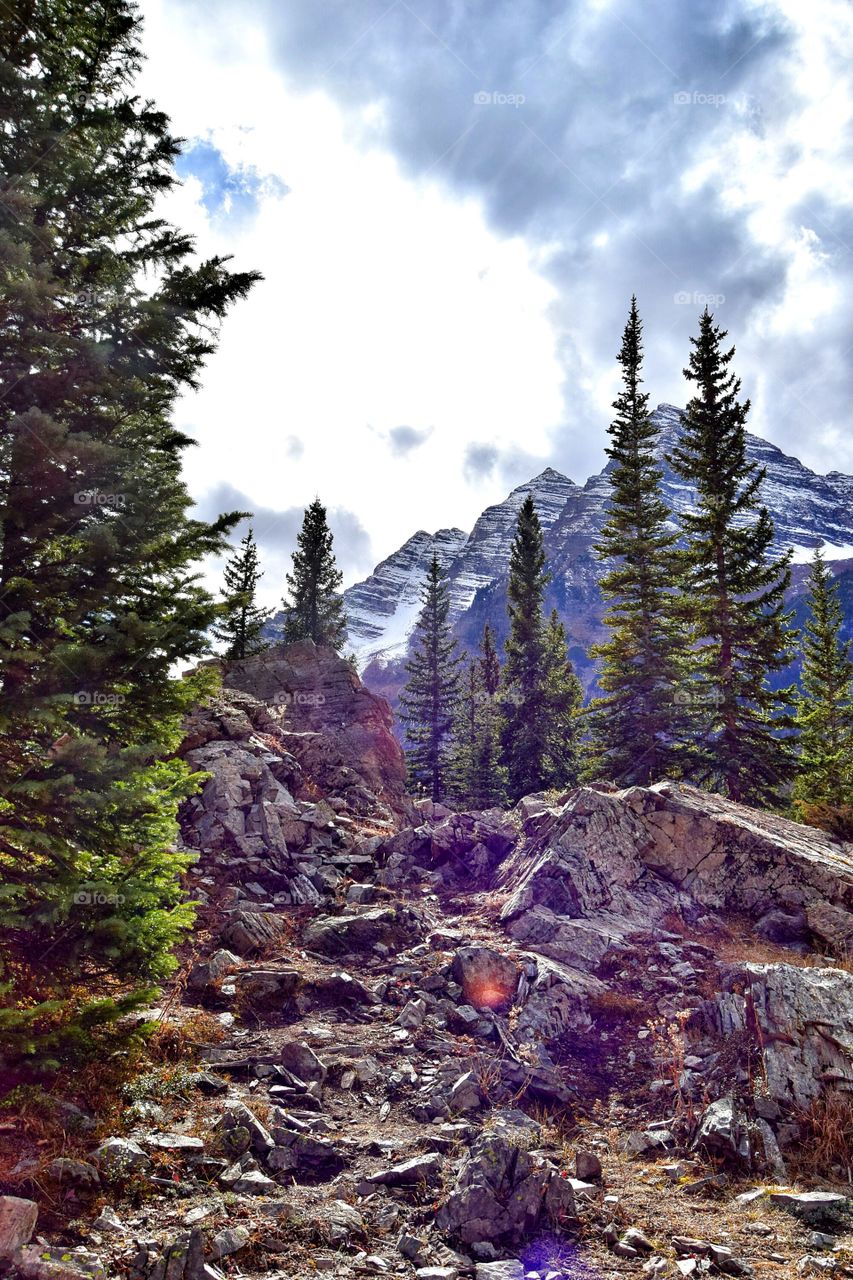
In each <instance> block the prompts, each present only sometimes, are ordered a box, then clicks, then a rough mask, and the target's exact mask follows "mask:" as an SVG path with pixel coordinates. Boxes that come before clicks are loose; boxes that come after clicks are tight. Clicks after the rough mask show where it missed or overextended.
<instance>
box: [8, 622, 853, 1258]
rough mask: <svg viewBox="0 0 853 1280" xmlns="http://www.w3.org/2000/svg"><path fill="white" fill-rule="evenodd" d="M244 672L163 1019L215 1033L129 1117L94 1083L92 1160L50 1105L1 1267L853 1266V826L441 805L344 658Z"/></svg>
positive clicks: (579, 799)
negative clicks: (410, 787) (852, 841)
mask: <svg viewBox="0 0 853 1280" xmlns="http://www.w3.org/2000/svg"><path fill="white" fill-rule="evenodd" d="M343 665H344V666H345V665H346V664H343ZM224 675H225V688H224V690H223V692H222V694H221V696H220V697H219V698H218V699H217V700H216V701H215V702H214V703H213V705H211V706H209V707H206V708H200V709H199V710H198V712H197V713H196V714H195V715H193V716H192V717H191V718H190V720H189V722H188V724H187V738H186V741H185V743H184V745H183V747H182V754H183V755H185V757H186V758H187V759H188V760H190V761H191V762H192V763H193V764H194V765H196V766H198V767H199V768H201V769H204V770H205V771H206V772H208V773H209V774H210V777H209V778H208V780H207V782H206V784H205V786H204V790H203V792H202V793H201V795H200V796H199V797H198V798H197V799H196V800H192V801H190V802H188V803H187V804H186V805H185V807H184V810H183V813H182V834H183V839H184V841H185V842H186V844H187V845H188V846H190V847H191V848H193V849H194V850H196V851H197V853H198V863H197V865H196V866H195V868H194V869H193V871H192V872H191V874H190V876H189V877H188V883H187V886H186V889H187V893H188V895H189V896H191V897H192V898H193V899H195V900H196V901H197V902H199V904H200V915H199V920H198V925H197V928H196V930H195V932H194V935H193V939H192V944H191V946H190V947H189V948H188V950H187V953H186V955H185V957H184V965H183V967H182V971H181V974H180V976H179V978H178V980H177V981H176V983H175V984H174V986H173V988H172V990H171V992H169V993H167V998H166V1000H165V1001H164V1005H163V1012H162V1014H161V1028H160V1035H161V1037H162V1038H163V1043H164V1044H165V1045H166V1046H170V1045H173V1044H174V1043H180V1042H181V1041H180V1036H179V1034H178V1032H179V1029H180V1028H184V1031H183V1038H184V1043H185V1044H186V1046H187V1048H186V1049H185V1052H191V1053H192V1054H194V1055H195V1058H194V1060H192V1061H191V1062H189V1063H187V1062H183V1063H180V1064H176V1063H175V1061H174V1059H173V1057H168V1058H167V1059H166V1061H165V1064H164V1066H163V1068H162V1070H154V1071H150V1072H147V1073H146V1074H145V1075H143V1076H142V1077H141V1078H140V1079H139V1080H138V1081H137V1082H135V1084H134V1088H133V1090H132V1091H131V1093H130V1095H129V1096H128V1098H127V1105H126V1107H125V1109H124V1110H123V1111H118V1112H117V1111H116V1109H115V1107H112V1108H110V1109H109V1110H108V1111H107V1112H106V1113H105V1114H104V1115H99V1114H90V1113H89V1111H88V1110H87V1109H86V1104H87V1099H86V1097H85V1096H83V1095H82V1094H77V1093H75V1092H74V1090H75V1088H76V1087H77V1086H78V1082H76V1081H74V1080H73V1079H71V1080H67V1081H63V1089H64V1092H65V1093H66V1094H70V1096H68V1097H67V1099H61V1100H56V1099H55V1100H54V1101H55V1102H56V1105H57V1106H59V1105H60V1102H61V1103H62V1105H63V1106H64V1107H65V1108H66V1110H65V1111H64V1112H61V1116H62V1117H64V1118H63V1120H62V1123H63V1124H65V1126H66V1129H67V1132H66V1133H65V1135H64V1137H63V1140H62V1142H63V1145H62V1148H61V1153H60V1154H59V1155H56V1156H54V1155H53V1154H52V1153H51V1155H49V1156H45V1154H44V1150H43V1139H42V1137H41V1133H42V1130H41V1129H38V1130H37V1131H36V1132H35V1133H33V1134H28V1131H27V1129H26V1126H25V1122H23V1121H22V1122H21V1124H22V1126H23V1127H22V1131H21V1132H20V1133H18V1134H17V1135H16V1137H15V1146H14V1148H13V1151H14V1161H16V1162H17V1163H16V1164H15V1167H14V1169H13V1170H12V1172H11V1173H10V1172H9V1169H10V1168H11V1165H12V1163H13V1161H12V1160H9V1161H8V1162H4V1165H3V1170H4V1172H3V1176H2V1180H0V1192H2V1193H7V1194H0V1273H4V1274H5V1273H6V1268H11V1270H10V1271H9V1275H10V1277H11V1278H12V1280H84V1277H89V1278H90V1280H113V1277H125V1278H126V1280H224V1277H226V1276H229V1275H231V1276H234V1275H240V1276H244V1277H246V1280H261V1278H262V1277H264V1278H266V1280H306V1277H308V1276H313V1275H318V1274H324V1275H330V1276H335V1277H341V1278H345V1280H360V1278H361V1277H364V1276H371V1275H372V1276H383V1275H384V1276H391V1277H396V1278H398V1280H467V1278H468V1277H471V1278H472V1280H593V1278H595V1280H604V1278H605V1277H606V1278H607V1280H610V1278H611V1277H620V1276H622V1275H625V1276H631V1275H637V1276H649V1277H673V1278H677V1277H679V1276H690V1275H696V1276H703V1275H709V1276H714V1275H730V1276H732V1275H733V1276H738V1275H739V1276H749V1275H756V1276H757V1275H763V1274H765V1273H766V1274H768V1275H770V1274H773V1275H784V1276H789V1275H790V1276H796V1275H813V1274H814V1275H818V1274H826V1275H830V1276H845V1275H848V1276H849V1275H850V1274H851V1272H853V1267H851V1265H850V1262H849V1260H850V1258H851V1252H850V1250H851V1246H852V1245H853V1232H851V1225H853V1218H851V1208H853V1202H851V1200H850V1197H849V1193H850V1185H849V1181H848V1179H849V1177H850V1176H851V1168H850V1148H849V1136H848V1135H849V1129H850V1126H851V1125H853V1105H851V1100H853V976H851V973H850V967H849V956H850V952H851V945H853V846H851V845H842V844H838V843H836V842H834V841H832V840H831V839H830V838H829V837H828V836H826V835H824V834H822V833H821V832H818V831H815V830H813V829H810V828H807V827H803V826H800V825H798V824H796V823H792V822H789V821H786V820H784V819H781V818H778V817H775V816H771V815H768V814H765V813H761V812H759V811H756V810H752V809H748V808H745V807H743V806H740V805H736V804H733V803H730V802H728V801H726V800H723V799H720V798H719V797H714V796H710V795H708V794H705V793H703V792H700V791H697V790H695V789H694V788H691V787H687V786H681V785H677V784H674V783H663V784H660V785H656V786H652V787H648V788H631V789H629V790H624V791H616V790H606V789H596V788H590V787H583V788H579V789H576V790H573V791H571V792H568V793H566V794H565V795H563V796H560V797H558V798H556V799H555V798H554V797H553V795H547V796H545V795H538V796H528V797H526V798H525V799H523V800H522V801H520V802H519V804H518V805H517V806H516V807H515V808H514V809H512V810H510V811H508V812H504V811H500V810H488V811H485V812H471V813H457V812H451V811H449V810H448V809H446V808H443V807H441V806H438V805H434V804H432V803H429V802H426V801H417V802H414V801H411V800H408V799H407V798H406V797H405V795H404V793H403V791H402V779H401V778H400V777H397V776H396V775H395V772H394V770H393V769H388V768H385V769H378V768H377V767H376V766H375V763H374V762H372V761H371V762H368V763H367V764H365V761H364V759H363V753H364V751H365V749H369V751H370V753H371V755H372V756H375V755H377V754H378V755H379V756H381V757H383V758H385V757H386V756H387V757H388V760H393V759H395V758H396V759H398V760H399V748H398V747H397V746H396V743H395V742H394V740H393V738H392V737H390V736H389V735H388V731H387V727H386V721H387V708H385V711H384V713H383V711H382V707H381V703H380V700H378V699H376V698H374V697H373V696H372V695H370V694H368V693H367V692H366V691H365V690H364V689H363V688H362V687H361V686H360V683H359V681H358V679H357V677H352V678H350V677H349V676H346V677H345V673H344V672H343V671H342V665H341V662H340V659H337V658H335V656H334V655H333V654H330V653H328V651H324V650H316V649H314V647H313V646H303V645H299V646H293V647H292V648H291V649H281V650H278V651H276V652H275V653H274V654H273V655H268V656H264V657H263V658H262V659H251V660H250V661H249V662H247V663H240V664H235V665H234V666H232V667H228V668H226V669H225V672H224ZM298 692H301V693H302V694H303V695H305V696H307V695H308V694H309V693H310V694H311V695H313V698H314V700H313V701H312V702H311V703H307V702H300V701H299V699H298V698H295V697H294V695H295V694H297V693H298ZM282 695H284V696H282ZM321 697H322V698H323V699H324V701H319V698H321ZM300 708H302V710H300ZM291 711H292V715H291V714H290V712H291ZM377 711H378V714H376V713H377ZM349 717H352V719H353V720H354V721H355V722H357V723H358V724H359V725H360V726H361V730H360V733H361V734H362V735H366V736H348V735H346V734H343V733H342V732H341V730H342V729H343V728H345V727H346V721H347V720H348V718H349ZM395 752H396V753H397V754H396V755H395ZM374 785H375V786H378V788H379V790H378V791H377V792H373V791H372V790H371V787H372V786H374ZM80 1087H82V1086H80ZM95 1097H96V1099H100V1098H102V1095H101V1094H99V1093H97V1092H96V1093H95ZM81 1104H82V1105H81ZM17 1123H18V1122H17V1121H16V1120H15V1117H14V1116H13V1115H12V1114H11V1113H7V1117H6V1120H5V1121H4V1125H3V1130H4V1135H5V1136H4V1135H0V1138H2V1139H3V1140H4V1141H5V1137H8V1132H9V1130H10V1127H11V1128H13V1129H14V1128H15V1125H16V1124H17ZM35 1231H37V1232H38V1235H37V1236H36V1238H35V1240H33V1235H34V1232H35ZM694 1264H695V1265H694Z"/></svg>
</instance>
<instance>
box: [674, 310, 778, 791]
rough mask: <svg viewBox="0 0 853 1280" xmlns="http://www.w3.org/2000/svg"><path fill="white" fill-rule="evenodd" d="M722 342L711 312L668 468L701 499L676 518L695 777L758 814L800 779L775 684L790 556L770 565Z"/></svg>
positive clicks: (694, 357)
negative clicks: (682, 542)
mask: <svg viewBox="0 0 853 1280" xmlns="http://www.w3.org/2000/svg"><path fill="white" fill-rule="evenodd" d="M725 337H726V331H725V330H724V329H721V328H719V327H718V326H717V325H715V324H714V317H713V316H712V315H711V313H710V312H709V311H708V309H707V308H706V309H705V312H704V314H703V315H702V317H701V320H700V323H699V336H698V337H697V338H692V339H691V343H692V347H693V350H692V352H691V354H690V363H689V366H688V368H687V369H685V371H684V374H685V377H686V378H688V379H689V380H690V381H691V382H694V383H695V384H696V395H695V396H694V397H693V398H692V399H691V400H690V402H689V404H688V405H687V410H686V412H685V416H684V425H683V432H682V435H681V437H680V441H679V444H678V445H677V447H676V448H674V450H673V453H672V457H671V459H670V461H671V463H672V465H673V467H674V468H675V470H676V472H677V473H678V474H679V475H680V476H681V477H682V478H683V479H684V480H687V481H688V482H690V483H691V484H692V485H694V486H695V487H696V491H697V501H696V507H695V510H692V511H687V512H684V513H683V514H682V515H681V524H682V527H683V531H684V535H685V539H686V544H687V545H686V549H685V550H684V551H683V553H682V555H681V588H682V600H681V607H682V609H683V615H684V618H685V620H686V623H687V625H688V627H689V630H690V635H691V639H692V641H693V644H694V648H693V651H692V653H691V655H690V662H691V668H692V669H691V675H690V680H689V683H688V684H687V685H686V686H685V692H684V696H685V699H686V705H687V707H688V708H689V709H690V710H691V711H692V713H693V720H694V733H695V745H694V749H693V759H692V762H691V765H690V771H691V775H692V776H693V777H694V778H696V779H697V780H698V781H700V782H702V783H705V784H706V785H710V786H712V787H713V788H715V789H717V790H720V791H722V792H724V793H725V794H726V795H728V796H730V797H731V798H732V799H733V800H740V801H743V802H745V803H747V804H759V805H763V804H768V803H775V802H777V801H778V800H779V798H780V796H781V794H782V792H783V791H784V789H785V787H786V786H787V784H788V783H789V782H790V780H791V778H792V777H793V774H794V771H795V763H794V753H793V749H792V741H791V735H792V730H793V718H792V716H791V712H790V703H791V700H792V697H793V690H792V689H791V688H782V689H772V688H771V687H770V684H769V677H771V676H773V675H775V674H776V673H778V672H780V671H782V670H783V669H784V668H785V667H787V666H788V665H789V664H790V662H791V660H792V656H793V654H792V642H793V640H794V638H795V633H794V632H792V630H791V629H790V620H791V614H790V613H789V612H787V611H786V607H785V592H786V590H787V587H788V583H789V581H790V576H791V573H790V554H787V555H784V556H781V557H779V556H774V555H773V521H772V519H771V518H770V514H769V512H768V511H767V508H766V507H764V506H762V504H761V500H760V490H761V483H762V481H763V479H764V476H765V469H764V468H761V467H758V466H756V465H755V464H754V463H751V462H750V461H749V460H748V458H747V451H746V427H745V423H746V418H747V414H748V412H749V401H748V400H745V401H743V402H741V401H739V400H738V393H739V392H740V379H739V378H737V377H736V376H735V374H734V373H733V372H732V371H731V370H730V368H729V366H730V364H731V360H732V357H733V356H734V347H732V348H730V349H729V350H728V351H725V350H724V349H723V345H722V344H723V341H724V339H725Z"/></svg>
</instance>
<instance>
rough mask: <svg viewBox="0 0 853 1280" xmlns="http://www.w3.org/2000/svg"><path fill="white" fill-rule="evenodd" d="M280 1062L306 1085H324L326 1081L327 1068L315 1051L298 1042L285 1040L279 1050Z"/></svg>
mask: <svg viewBox="0 0 853 1280" xmlns="http://www.w3.org/2000/svg"><path fill="white" fill-rule="evenodd" d="M278 1060H279V1062H280V1063H281V1065H282V1066H283V1067H284V1068H285V1070H287V1071H290V1072H291V1074H292V1075H295V1076H296V1077H297V1078H298V1079H299V1080H302V1081H304V1083H305V1084H315V1083H316V1084H322V1083H323V1082H324V1080H325V1079H326V1068H325V1067H324V1066H323V1063H322V1062H321V1061H320V1059H319V1058H318V1057H317V1055H316V1053H315V1052H314V1050H313V1049H310V1048H309V1047H308V1045H307V1044H299V1042H298V1041H296V1040H285V1042H284V1044H283V1045H282V1046H281V1049H280V1050H279V1059H278Z"/></svg>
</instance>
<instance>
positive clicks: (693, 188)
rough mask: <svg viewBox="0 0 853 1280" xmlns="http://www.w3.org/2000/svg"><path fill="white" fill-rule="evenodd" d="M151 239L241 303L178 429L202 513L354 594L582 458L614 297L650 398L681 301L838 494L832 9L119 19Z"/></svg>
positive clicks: (666, 376)
mask: <svg viewBox="0 0 853 1280" xmlns="http://www.w3.org/2000/svg"><path fill="white" fill-rule="evenodd" d="M142 11H143V14H144V15H145V20H146V22H145V48H146V51H147V54H148V62H147V65H146V68H145V72H144V75H143V80H142V86H141V87H142V89H143V91H144V92H145V93H147V94H149V95H151V96H152V97H154V98H155V99H156V101H157V103H158V105H159V106H161V107H162V108H163V109H164V110H166V111H167V112H168V113H169V115H170V116H171V117H172V122H173V128H174V130H175V132H176V133H178V134H179V135H181V136H183V137H184V138H185V139H186V153H185V155H184V157H183V158H182V161H181V164H180V172H181V175H182V177H183V179H184V183H183V186H182V187H181V188H180V189H179V190H177V191H176V192H174V193H173V194H172V195H171V196H170V197H169V201H168V205H167V212H168V215H169V216H170V217H171V218H172V220H173V221H175V222H177V223H178V224H179V225H180V226H181V227H182V228H183V229H185V230H189V231H191V232H193V233H194V234H195V235H196V237H197V240H198V246H199V249H200V251H201V252H203V253H206V254H210V253H229V254H232V255H233V256H234V260H235V265H237V266H238V267H241V268H242V267H247V268H248V267H255V268H257V269H259V270H260V271H262V272H263V274H264V277H265V280H264V282H263V283H262V284H259V285H258V286H257V287H256V289H255V290H254V291H253V293H252V295H251V296H250V298H249V300H248V301H246V302H244V303H241V304H240V305H239V306H238V307H236V308H235V309H234V311H233V312H232V313H231V315H230V316H229V318H228V319H227V320H226V322H225V325H224V329H223V337H222V343H221V347H220V349H219V352H218V353H217V355H216V356H215V357H214V358H213V359H212V360H211V361H210V363H209V365H208V367H207V370H206V372H205V375H204V381H203V386H202V389H201V390H200V392H198V393H197V394H194V395H192V396H190V397H187V398H186V399H185V400H184V402H183V403H182V405H181V408H180V425H181V426H183V427H185V428H187V429H188V430H189V431H190V432H191V433H192V434H193V435H194V436H195V437H196V438H197V439H198V441H199V447H198V448H197V449H195V450H193V451H191V456H190V457H189V459H188V462H187V477H188V481H189V484H190V487H191V490H192V493H193V495H194V496H195V497H196V498H197V500H198V501H199V503H200V505H201V507H202V510H203V511H204V512H205V514H211V513H212V512H213V510H214V509H217V510H219V509H223V508H232V507H234V506H240V507H243V508H249V509H251V510H253V511H254V512H255V513H256V519H255V525H256V533H257V535H258V538H259V541H260V542H261V544H262V549H263V551H264V556H265V560H266V562H267V566H268V572H267V580H266V582H265V587H266V595H267V597H268V598H269V599H270V600H272V599H275V598H277V597H278V596H280V594H281V581H280V578H281V573H282V572H283V567H284V563H285V560H286V557H287V553H288V552H289V551H290V549H291V547H292V545H293V538H294V533H295V530H296V528H297V527H298V523H299V519H300V517H301V511H302V508H303V507H304V506H305V504H306V503H307V502H309V501H310V500H311V499H312V498H313V497H314V495H315V494H319V495H320V496H321V498H322V499H323V500H324V502H325V503H326V505H327V506H328V507H329V509H330V513H331V517H332V527H333V529H334V531H335V534H336V548H337V551H338V557H339V561H340V562H341V564H342V567H343V568H344V570H345V573H346V578H347V581H348V582H349V581H353V580H355V579H357V578H359V577H362V576H364V575H365V574H366V573H367V572H369V570H370V569H371V568H372V566H373V564H374V563H375V561H376V560H378V559H380V558H382V557H384V556H386V555H388V554H389V553H390V552H392V551H393V550H395V549H396V548H397V546H399V545H400V543H402V542H403V541H404V540H405V539H406V538H407V537H409V536H410V535H411V534H412V533H414V532H415V531H416V530H417V529H420V528H425V529H429V530H434V529H437V528H439V527H442V526H449V525H457V526H460V527H462V528H466V529H467V528H469V527H470V525H471V524H472V523H473V520H474V519H475V518H476V516H477V515H478V514H479V512H480V511H481V510H482V509H483V507H485V506H486V505H487V504H488V503H490V502H494V501H497V500H500V499H501V498H503V497H504V496H505V494H506V492H507V491H508V489H509V488H511V487H512V486H513V485H515V484H517V483H519V482H520V481H523V480H526V479H529V478H530V477H531V476H532V475H534V474H536V473H537V472H538V471H541V470H542V469H543V468H544V467H545V466H554V467H557V468H558V469H559V470H561V471H563V472H565V473H566V474H567V475H570V476H571V477H572V478H573V479H575V480H578V481H583V480H584V479H585V478H586V477H587V476H588V475H589V474H591V473H593V472H596V471H599V470H600V469H601V466H602V464H603V454H602V449H603V443H604V438H605V434H604V433H605V429H606V426H607V423H608V421H609V418H610V401H611V400H612V398H613V394H614V391H615V388H616V382H617V375H616V365H615V361H614V359H613V356H614V354H615V352H616V349H617V346H618V343H619V337H620V333H621V328H622V325H623V323H624V320H625V315H626V311H627V306H628V300H629V298H630V295H631V293H632V292H634V291H635V292H636V293H637V295H638V298H639V302H640V309H641V313H642V315H643V317H644V320H645V325H646V353H647V363H646V380H647V386H648V389H649V391H650V393H651V396H652V403H653V404H654V403H657V402H658V401H670V402H672V403H675V404H683V403H684V401H685V399H686V390H685V383H684V381H683V378H682V374H681V370H682V367H683V365H684V364H685V362H686V356H687V350H688V338H689V335H690V333H691V332H693V331H695V327H696V318H697V315H698V313H699V311H700V310H701V309H702V305H703V304H704V301H705V299H706V298H707V299H710V303H711V306H712V309H713V310H715V311H716V313H717V315H718V318H719V320H720V321H721V322H722V323H724V324H725V325H726V326H727V327H728V328H729V331H730V336H731V338H732V340H733V341H734V342H735V343H736V345H737V348H738V355H737V358H736V367H737V371H738V372H739V374H740V375H741V377H742V379H743V383H744V392H745V394H748V395H749V396H750V397H751V398H752V400H753V410H752V415H751V422H750V425H751V427H752V429H753V430H754V431H756V432H758V433H759V434H762V435H766V436H767V437H769V438H770V439H771V440H773V441H774V443H776V444H778V445H779V446H780V447H782V448H784V449H786V450H787V451H789V452H791V453H795V454H796V455H797V456H799V457H800V458H801V459H802V460H803V461H804V462H806V463H807V464H808V465H809V466H812V467H814V468H815V469H816V470H819V471H827V470H832V469H836V470H841V471H847V472H851V473H853V429H851V404H853V377H851V368H852V367H853V366H851V359H853V356H851V351H850V347H851V343H853V325H851V311H853V288H851V283H853V263H851V250H850V247H849V246H850V244H851V243H853V240H851V235H853V226H851V202H850V192H851V190H853V172H851V170H853V160H851V132H850V125H851V103H853V88H851V76H853V70H851V68H853V7H851V6H850V5H849V4H848V3H847V0H810V3H808V4H805V3H803V0H772V3H757V2H755V3H753V2H751V0H737V3H727V2H726V0H687V2H685V3H679V2H678V0H612V2H611V0H560V2H559V3H558V2H557V0H396V2H391V3H389V0H241V3H237V2H236V0H143V2H142Z"/></svg>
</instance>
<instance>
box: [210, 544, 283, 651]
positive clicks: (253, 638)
mask: <svg viewBox="0 0 853 1280" xmlns="http://www.w3.org/2000/svg"><path fill="white" fill-rule="evenodd" d="M263 576H264V575H263V573H262V571H261V568H260V565H259V563H258V544H257V543H256V542H255V537H254V534H253V532H252V530H251V528H250V529H249V531H248V533H247V534H246V536H245V538H244V539H243V541H242V542H241V543H240V546H239V547H238V548H237V550H236V551H235V552H234V554H233V556H232V557H231V559H230V560H229V561H228V563H227V564H226V566H225V571H224V578H225V590H224V592H223V597H224V598H223V602H222V605H221V606H220V608H221V611H222V612H221V614H220V618H219V621H218V622H217V623H216V624H215V625H214V628H213V634H214V635H215V636H216V639H217V640H221V641H223V642H224V644H225V649H224V651H223V655H222V656H223V657H224V658H228V659H232V660H233V659H236V660H238V661H239V660H241V659H242V658H249V657H251V655H252V654H254V653H260V652H261V651H262V650H263V649H266V647H267V642H266V641H265V640H264V638H263V634H262V633H263V629H264V627H265V626H266V624H267V622H268V621H269V619H270V617H271V613H272V611H271V610H270V609H262V608H261V607H260V606H259V605H258V604H256V603H255V595H256V592H257V589H258V583H259V582H260V580H261V578H262V577H263Z"/></svg>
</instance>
